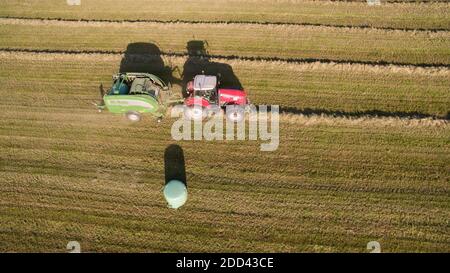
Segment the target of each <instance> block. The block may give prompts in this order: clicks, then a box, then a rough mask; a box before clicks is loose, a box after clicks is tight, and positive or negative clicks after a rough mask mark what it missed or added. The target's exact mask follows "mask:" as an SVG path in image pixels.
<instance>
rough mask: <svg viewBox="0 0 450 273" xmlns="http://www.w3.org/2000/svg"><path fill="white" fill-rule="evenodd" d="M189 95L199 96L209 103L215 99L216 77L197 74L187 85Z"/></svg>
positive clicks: (214, 101)
mask: <svg viewBox="0 0 450 273" xmlns="http://www.w3.org/2000/svg"><path fill="white" fill-rule="evenodd" d="M187 92H188V94H189V96H190V97H200V98H203V99H206V100H207V101H208V102H209V103H216V101H217V77H216V76H208V75H197V76H195V78H194V80H193V81H190V82H189V83H188V86H187Z"/></svg>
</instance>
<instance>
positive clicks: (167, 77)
mask: <svg viewBox="0 0 450 273" xmlns="http://www.w3.org/2000/svg"><path fill="white" fill-rule="evenodd" d="M119 72H120V73H125V72H139V73H150V74H154V75H156V76H158V77H160V78H161V79H162V80H163V81H164V82H166V83H172V82H173V77H172V68H171V67H170V66H166V65H165V63H164V60H163V59H162V57H161V50H160V49H159V47H158V46H157V45H155V44H154V43H146V42H137V43H130V44H128V46H127V49H126V50H125V53H124V56H123V58H122V60H121V61H120V68H119Z"/></svg>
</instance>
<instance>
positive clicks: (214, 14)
mask: <svg viewBox="0 0 450 273" xmlns="http://www.w3.org/2000/svg"><path fill="white" fill-rule="evenodd" d="M255 3H257V5H256V4H255ZM0 5H1V6H0V7H1V8H0V16H21V17H23V16H25V17H44V18H47V17H51V18H68V19H80V18H83V19H106V20H108V19H116V20H136V19H140V20H145V19H147V20H163V21H167V20H186V21H249V22H285V23H302V24H325V25H354V26H372V27H387V28H412V29H415V28H424V29H436V28H440V29H450V21H449V17H448V9H449V4H448V3H427V4H411V3H406V4H405V3H383V5H381V6H377V7H369V6H368V5H367V3H366V2H364V1H361V2H353V3H350V2H329V1H324V2H323V1H277V2H276V4H274V2H273V1H254V0H247V1H246V0H240V1H229V0H216V1H214V2H211V1H206V0H193V1H186V0H170V1H167V0H122V1H118V0H97V1H85V2H83V4H82V5H81V6H73V7H69V6H67V4H66V3H65V1H54V0H31V1H26V2H23V1H18V0H8V1H3V2H2V3H1V4H0ZM105 7H111V8H105ZM117 7H120V8H117ZM199 11H201V12H199Z"/></svg>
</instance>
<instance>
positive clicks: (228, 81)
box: [181, 40, 243, 97]
mask: <svg viewBox="0 0 450 273" xmlns="http://www.w3.org/2000/svg"><path fill="white" fill-rule="evenodd" d="M207 45H208V43H207V42H206V41H200V40H192V41H189V42H187V45H186V49H187V53H188V59H187V60H186V62H185V63H184V65H183V73H182V75H181V85H182V90H183V96H184V97H186V96H187V94H186V93H185V90H186V85H187V83H188V82H189V81H191V80H192V79H193V78H194V77H195V75H199V74H205V75H215V76H218V78H219V80H220V86H221V88H231V89H243V86H242V84H241V82H240V80H239V79H238V77H237V76H236V74H235V73H234V71H233V68H232V67H231V66H230V65H229V64H225V63H219V62H213V61H211V60H210V57H209V54H208V51H207Z"/></svg>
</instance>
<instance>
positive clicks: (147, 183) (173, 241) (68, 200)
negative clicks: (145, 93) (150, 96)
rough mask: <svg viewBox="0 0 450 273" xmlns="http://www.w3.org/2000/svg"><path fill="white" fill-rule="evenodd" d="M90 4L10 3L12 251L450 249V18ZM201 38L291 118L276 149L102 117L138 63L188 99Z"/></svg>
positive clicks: (351, 10) (229, 73)
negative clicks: (181, 163)
mask: <svg viewBox="0 0 450 273" xmlns="http://www.w3.org/2000/svg"><path fill="white" fill-rule="evenodd" d="M81 1H82V5H81V6H78V7H70V8H68V7H67V5H66V4H65V3H64V1H58V2H57V1H49V0H44V1H39V2H38V1H27V2H26V3H24V2H23V1H3V2H2V3H1V4H0V16H3V17H5V16H16V17H25V19H5V18H1V19H0V81H1V83H2V84H1V85H0V95H1V97H2V100H1V101H0V109H1V114H0V117H1V118H0V251H2V252H66V251H67V250H66V245H67V243H68V242H69V241H78V242H80V244H81V246H82V250H83V252H133V251H137V252H205V251H208V252H367V248H366V246H367V243H368V242H369V241H378V242H380V244H381V246H382V251H383V252H450V228H449V227H450V225H449V219H450V205H449V204H450V183H449V182H450V175H449V174H450V172H449V163H450V138H449V136H450V125H449V113H450V92H449V91H450V89H449V87H450V67H449V66H450V53H449V51H448V48H449V43H450V36H449V33H450V32H449V30H450V28H449V26H450V21H449V19H448V18H449V17H448V16H446V14H447V13H448V7H449V4H448V3H411V1H404V2H405V3H388V4H386V3H383V4H382V5H381V6H379V7H374V8H369V7H367V4H365V3H363V2H361V1H355V2H340V1H338V2H329V1H300V0H298V1H297V0H295V1H287V0H286V1H285V0H280V1H276V2H277V3H278V5H273V3H274V1H268V0H263V1H258V11H254V10H253V11H252V8H253V7H254V6H255V3H256V1H252V0H241V1H237V0H233V1H226V3H227V5H224V3H225V0H218V1H214V3H210V1H203V0H189V1H178V0H171V1H164V4H162V2H163V1H150V2H151V3H153V4H154V5H153V6H152V8H150V6H148V5H144V6H142V5H141V4H142V3H143V1H141V0H137V1H129V0H125V1H121V3H125V4H126V5H124V7H126V8H124V9H122V10H121V12H118V11H119V10H118V9H114V7H116V6H117V4H118V2H119V1H116V0H110V1H84V0H81ZM206 2H208V3H210V6H209V8H208V12H203V13H199V12H197V10H198V8H199V7H204V5H205V3H206ZM38 3H39V4H38ZM105 6H107V7H111V8H109V9H104V8H103V7H105ZM136 7H139V9H138V10H139V11H138V12H135V11H136ZM331 9H332V10H334V12H333V13H331V12H330V10H331ZM238 10H239V12H238ZM132 11H134V13H132ZM26 17H28V18H26ZM32 17H35V18H46V17H51V18H66V19H80V18H83V19H93V20H110V21H114V22H107V21H80V22H74V21H70V20H69V21H57V20H36V19H30V18H32ZM124 19H127V20H149V19H151V20H163V21H167V20H169V21H172V20H186V21H190V22H183V23H180V22H179V23H164V22H118V21H117V20H119V21H120V20H124ZM196 20H197V21H208V22H206V23H205V22H204V23H193V22H192V21H196ZM217 20H221V21H236V22H235V23H233V24H224V23H217V22H213V21H217ZM237 22H240V23H237ZM255 22H257V23H255ZM258 22H259V23H258ZM264 22H283V24H281V25H277V24H268V25H267V24H260V23H264ZM285 23H294V24H293V25H288V24H285ZM305 24H319V25H320V26H308V25H305ZM323 25H327V26H323ZM329 25H339V26H337V27H336V26H333V27H330V26H329ZM343 25H351V26H352V27H342V26H343ZM363 25H368V26H371V27H376V28H364V27H361V26H363ZM401 28H411V29H419V30H418V31H414V30H407V31H405V30H400V29H401ZM424 29H427V30H424ZM436 29H440V30H439V31H435V30H436ZM118 33H124V34H122V35H120V39H119V38H117V39H114V37H119V36H118V35H117V34H118ZM230 36H232V37H233V39H227V40H226V41H227V42H226V43H224V42H223V41H224V40H225V39H226V37H230ZM193 40H196V41H207V44H206V43H204V44H205V46H206V48H205V49H207V51H208V52H207V53H209V54H210V55H212V56H203V57H202V59H201V60H202V61H203V62H205V63H206V64H205V65H204V67H205V68H206V69H207V72H210V71H220V72H223V71H224V72H226V73H224V78H226V77H235V78H236V79H237V80H238V81H239V82H240V83H241V84H242V86H243V87H244V88H245V89H246V90H247V91H248V94H249V97H250V99H251V101H252V102H253V103H254V104H257V105H262V104H268V105H279V106H280V109H281V112H282V113H281V114H280V144H279V147H278V149H277V150H276V151H273V152H262V151H260V144H261V143H265V142H266V141H262V140H258V141H250V140H246V141H206V140H200V141H175V140H173V138H172V136H171V133H170V132H171V126H172V123H173V121H174V119H172V118H165V119H163V121H162V122H161V123H156V121H155V119H154V118H152V117H150V116H144V118H143V120H142V121H141V122H139V123H130V122H129V121H127V120H126V119H125V118H124V117H123V116H121V115H114V114H111V113H109V112H107V111H104V112H102V113H98V112H97V110H96V109H95V107H94V106H93V105H92V103H93V102H95V101H99V99H100V95H99V92H98V87H99V85H100V83H103V84H104V85H105V87H109V86H110V85H111V75H112V74H114V73H116V72H117V71H119V69H121V68H122V66H126V65H127V61H128V62H130V60H131V62H135V64H138V65H143V66H145V67H146V68H148V69H149V71H151V72H152V73H155V74H157V75H160V76H161V77H162V78H163V79H164V80H165V81H167V82H171V83H172V84H173V85H172V90H173V91H174V92H180V91H181V86H182V82H183V80H184V79H185V77H186V76H185V75H186V74H187V72H186V71H188V70H189V69H192V67H191V66H192V63H191V62H192V61H193V60H195V61H198V58H199V57H193V56H192V52H189V53H190V54H191V55H189V54H188V49H187V48H186V43H187V42H189V41H193ZM136 45H140V46H142V45H144V47H143V48H152V50H153V51H152V52H144V53H142V52H141V53H139V54H134V53H133V52H132V50H131V49H132V48H133V47H134V46H136ZM155 50H156V51H155ZM25 51H29V52H25ZM46 51H47V52H46ZM64 52H66V53H64ZM89 52H90V53H89ZM130 56H131V57H130ZM127 58H129V59H127ZM196 58H197V59H196ZM171 144H178V145H180V147H182V149H183V152H184V157H185V161H186V162H185V163H186V164H185V168H186V175H187V185H188V191H189V198H188V201H187V203H186V204H185V205H184V206H183V207H182V208H180V209H178V210H171V209H168V208H167V204H166V201H165V200H164V196H163V194H162V189H163V186H164V182H165V176H164V174H165V158H164V154H165V150H166V148H167V147H168V146H169V145H171Z"/></svg>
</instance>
